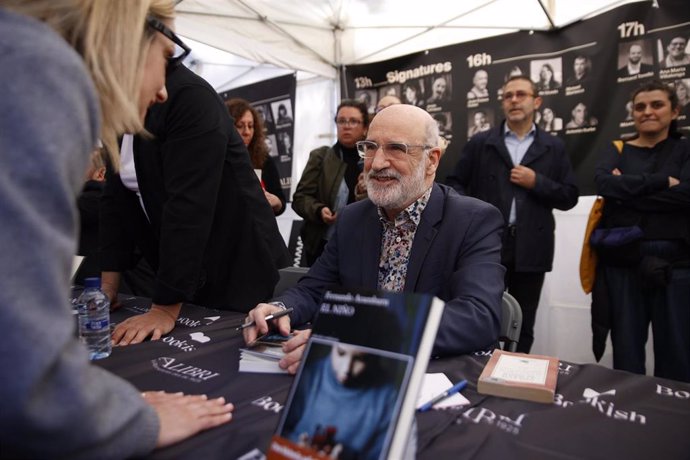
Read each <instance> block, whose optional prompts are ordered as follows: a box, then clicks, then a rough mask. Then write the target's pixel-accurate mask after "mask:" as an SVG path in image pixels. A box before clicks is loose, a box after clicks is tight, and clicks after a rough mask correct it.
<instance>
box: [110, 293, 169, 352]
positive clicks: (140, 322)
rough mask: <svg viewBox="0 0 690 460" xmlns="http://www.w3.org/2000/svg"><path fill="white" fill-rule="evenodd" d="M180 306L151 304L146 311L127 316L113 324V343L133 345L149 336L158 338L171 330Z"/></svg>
mask: <svg viewBox="0 0 690 460" xmlns="http://www.w3.org/2000/svg"><path fill="white" fill-rule="evenodd" d="M181 308H182V304H181V303H176V304H173V305H157V304H153V305H151V309H150V310H149V311H148V312H146V313H144V314H141V315H136V316H132V317H131V318H127V319H126V320H124V321H123V322H121V323H120V324H118V325H117V326H115V330H114V331H113V335H112V339H113V345H114V346H125V345H133V344H136V343H141V342H143V341H144V340H146V338H147V337H149V336H151V340H158V339H160V338H161V337H162V336H164V335H165V334H167V333H169V332H170V331H172V330H173V328H174V327H175V322H176V321H177V317H178V315H179V314H180V309H181Z"/></svg>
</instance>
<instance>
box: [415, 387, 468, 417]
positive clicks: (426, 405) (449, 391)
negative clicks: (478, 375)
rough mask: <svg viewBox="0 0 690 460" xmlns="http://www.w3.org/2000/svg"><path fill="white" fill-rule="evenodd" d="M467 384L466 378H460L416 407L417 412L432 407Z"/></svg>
mask: <svg viewBox="0 0 690 460" xmlns="http://www.w3.org/2000/svg"><path fill="white" fill-rule="evenodd" d="M466 386H467V380H461V381H459V382H458V383H456V384H455V385H453V386H452V387H450V388H448V389H447V390H446V391H444V392H443V393H441V394H440V395H438V396H436V397H435V398H433V399H432V400H431V401H429V402H427V403H424V404H422V406H421V407H420V408H419V409H417V410H418V411H419V412H426V411H428V410H429V409H431V408H432V407H434V404H436V403H438V402H441V401H443V400H444V399H446V398H447V397H449V396H452V395H454V394H455V393H459V392H461V391H462V390H463V389H464V388H465V387H466Z"/></svg>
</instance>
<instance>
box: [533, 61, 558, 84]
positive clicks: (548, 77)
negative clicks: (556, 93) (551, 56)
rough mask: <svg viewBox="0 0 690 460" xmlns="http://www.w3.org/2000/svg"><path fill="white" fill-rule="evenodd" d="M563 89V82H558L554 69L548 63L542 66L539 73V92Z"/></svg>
mask: <svg viewBox="0 0 690 460" xmlns="http://www.w3.org/2000/svg"><path fill="white" fill-rule="evenodd" d="M560 87H561V82H559V81H558V80H556V78H555V75H554V71H553V67H552V66H551V64H549V63H548V62H547V63H545V64H544V65H542V66H541V70H540V71H539V81H538V82H537V90H538V91H548V90H552V89H558V88H560Z"/></svg>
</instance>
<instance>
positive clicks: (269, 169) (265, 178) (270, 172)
mask: <svg viewBox="0 0 690 460" xmlns="http://www.w3.org/2000/svg"><path fill="white" fill-rule="evenodd" d="M261 182H263V183H264V187H265V188H266V191H267V192H269V193H272V194H274V195H275V196H277V197H278V199H279V200H280V209H279V210H278V212H276V213H275V215H276V216H279V215H281V214H282V213H284V212H285V193H283V186H282V185H281V183H280V173H278V166H276V162H275V160H274V159H273V158H271V157H266V161H264V167H263V168H262V169H261Z"/></svg>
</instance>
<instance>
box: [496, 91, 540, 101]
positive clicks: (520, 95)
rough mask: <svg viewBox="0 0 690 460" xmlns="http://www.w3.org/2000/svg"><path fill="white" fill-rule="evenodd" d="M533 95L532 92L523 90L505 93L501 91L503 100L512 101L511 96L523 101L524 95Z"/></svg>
mask: <svg viewBox="0 0 690 460" xmlns="http://www.w3.org/2000/svg"><path fill="white" fill-rule="evenodd" d="M528 96H529V97H533V96H534V94H531V93H527V92H525V91H515V92H512V91H508V92H507V93H503V96H502V97H503V100H504V101H512V100H513V98H515V99H517V100H518V101H524V100H525V98H526V97H528Z"/></svg>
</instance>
